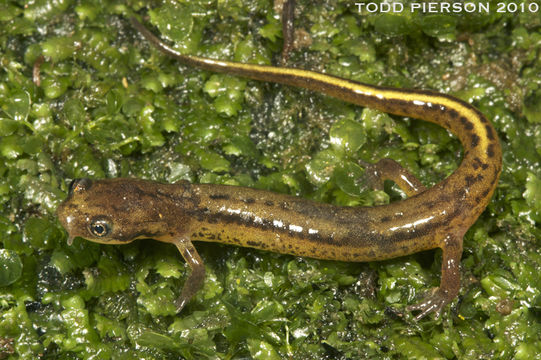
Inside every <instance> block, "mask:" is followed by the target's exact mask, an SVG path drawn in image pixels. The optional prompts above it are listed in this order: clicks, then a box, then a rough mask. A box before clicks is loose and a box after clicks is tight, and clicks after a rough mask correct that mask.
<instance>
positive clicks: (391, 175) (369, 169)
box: [359, 159, 426, 196]
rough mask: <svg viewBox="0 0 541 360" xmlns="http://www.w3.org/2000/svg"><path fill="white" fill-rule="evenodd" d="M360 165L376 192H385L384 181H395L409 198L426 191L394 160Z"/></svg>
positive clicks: (363, 162) (361, 163)
mask: <svg viewBox="0 0 541 360" xmlns="http://www.w3.org/2000/svg"><path fill="white" fill-rule="evenodd" d="M359 164H360V165H361V166H362V167H364V168H365V169H366V176H367V180H368V182H369V183H370V185H371V186H372V188H374V189H376V190H383V181H384V180H391V181H394V182H395V183H396V185H398V187H399V188H400V189H402V191H404V192H405V193H406V195H407V196H413V195H416V194H419V193H422V192H423V191H425V190H426V187H425V186H424V185H423V184H422V183H421V182H420V181H419V179H417V178H416V177H415V176H414V175H413V174H412V173H410V172H409V171H408V170H406V169H405V168H403V167H402V165H400V164H399V163H397V162H396V161H394V160H393V159H381V160H380V161H378V162H377V163H375V164H370V163H367V162H365V161H362V160H359Z"/></svg>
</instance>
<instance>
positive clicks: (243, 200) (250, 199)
mask: <svg viewBox="0 0 541 360" xmlns="http://www.w3.org/2000/svg"><path fill="white" fill-rule="evenodd" d="M241 201H242V202H243V203H245V204H253V203H255V199H253V198H248V199H241Z"/></svg>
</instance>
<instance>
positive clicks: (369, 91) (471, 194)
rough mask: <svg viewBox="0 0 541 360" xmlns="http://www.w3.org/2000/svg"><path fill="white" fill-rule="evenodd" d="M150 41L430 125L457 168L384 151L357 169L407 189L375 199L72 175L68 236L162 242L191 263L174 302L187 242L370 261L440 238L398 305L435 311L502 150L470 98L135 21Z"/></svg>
mask: <svg viewBox="0 0 541 360" xmlns="http://www.w3.org/2000/svg"><path fill="white" fill-rule="evenodd" d="M132 21H133V23H134V26H135V27H136V28H137V29H138V30H139V32H141V34H143V36H144V37H145V38H146V39H147V40H149V41H150V42H151V43H152V44H153V45H154V46H156V47H157V48H158V49H160V50H161V51H162V52H164V53H165V54H167V55H169V56H172V57H174V58H176V59H177V60H179V61H180V62H181V63H183V64H186V65H190V66H196V67H199V68H202V69H206V70H211V71H216V72H222V73H228V74H233V75H238V76H243V77H247V78H251V79H256V80H261V81H271V82H276V83H281V84H286V85H292V86H298V87H303V88H306V89H310V90H314V91H319V92H322V93H325V94H328V95H330V96H333V97H336V98H338V99H342V100H345V101H348V102H351V103H354V104H358V105H361V106H367V107H371V108H374V109H379V110H382V111H385V112H388V113H392V114H396V115H402V116H410V117H413V118H418V119H422V120H425V121H429V122H433V123H436V124H438V125H440V126H443V127H444V128H446V129H448V130H449V131H451V132H452V133H453V134H455V135H456V136H457V137H458V138H459V139H460V141H461V142H462V144H463V147H464V156H463V159H462V163H461V164H460V166H459V167H458V168H457V169H456V170H455V171H454V172H453V173H452V174H451V175H450V176H448V177H447V178H446V179H444V180H443V181H441V182H440V183H438V184H437V185H435V186H433V187H432V188H430V189H426V188H425V187H424V186H423V185H422V184H421V183H420V182H419V181H418V180H417V179H416V178H415V177H413V176H412V175H411V174H410V173H408V172H407V171H406V170H405V169H403V168H402V167H400V165H398V164H397V163H396V162H394V161H392V160H389V159H384V160H381V161H380V162H378V163H377V164H375V165H369V166H368V168H367V170H368V171H369V173H370V174H371V176H373V177H375V178H377V179H379V180H378V181H380V184H381V181H383V179H390V180H393V181H395V182H396V183H397V184H398V186H400V187H401V188H402V189H403V190H404V191H405V192H406V194H407V195H408V196H409V197H408V198H407V199H405V200H403V201H399V202H394V203H391V204H388V205H383V206H375V207H340V206H335V205H330V204H322V203H317V202H314V201H310V200H306V199H302V198H298V197H293V196H288V195H282V194H276V193H272V192H268V191H263V190H256V189H250V188H244V187H236V186H223V185H210V184H200V185H196V184H190V183H187V182H180V183H176V184H169V185H168V184H161V183H156V182H152V181H146V180H136V179H106V180H89V179H76V180H74V181H73V182H72V184H71V186H70V190H69V195H68V197H67V199H66V200H65V201H64V202H63V203H62V204H61V205H60V206H59V208H58V212H57V213H58V218H59V219H60V222H61V223H62V225H63V226H64V228H65V229H66V230H67V232H68V234H69V239H70V241H71V240H72V239H73V238H74V237H77V236H80V237H82V238H86V239H88V240H91V241H95V242H99V243H105V244H125V243H128V242H131V241H133V240H135V239H140V238H153V239H156V240H159V241H164V242H169V243H173V244H175V245H176V246H177V248H178V249H179V251H180V253H181V254H182V256H183V257H184V259H185V260H186V262H187V263H188V265H189V266H190V267H191V269H192V271H191V274H190V275H189V276H188V278H187V280H186V283H185V285H184V287H183V289H182V292H181V295H180V297H179V298H178V300H177V304H176V305H177V309H178V311H180V310H181V309H182V307H183V306H184V305H185V304H186V302H188V301H189V300H190V298H191V297H192V296H193V295H194V294H195V292H196V291H197V290H198V289H199V288H200V287H201V285H202V283H203V280H204V276H205V267H204V265H203V261H202V260H201V258H200V256H199V254H198V253H197V251H196V249H195V247H194V245H193V242H194V241H211V242H220V243H225V244H232V245H238V246H245V247H252V248H256V249H261V250H268V251H275V252H279V253H283V254H292V255H297V256H306V257H312V258H318V259H332V260H341V261H374V260H383V259H389V258H394V257H399V256H403V255H407V254H412V253H415V252H418V251H423V250H428V249H434V248H438V247H439V248H441V249H442V250H443V261H442V269H441V284H440V287H439V288H436V289H434V290H433V291H432V293H431V294H430V295H429V296H428V297H427V298H426V299H425V300H424V301H422V302H421V303H419V304H417V305H414V306H410V307H409V308H408V309H409V310H411V311H419V314H418V315H417V318H421V317H423V316H425V315H426V314H428V313H430V312H435V313H436V314H437V315H439V313H440V312H441V310H442V308H443V307H444V306H445V305H446V304H448V303H449V302H450V301H452V300H453V299H454V298H455V297H456V296H457V294H458V291H459V288H460V272H459V264H460V258H461V255H462V239H463V236H464V234H465V232H466V231H467V230H468V229H469V228H470V226H471V225H472V224H473V223H474V222H475V221H476V219H477V218H478V217H479V215H480V214H481V212H482V211H483V210H484V209H485V207H486V206H487V204H488V202H489V201H490V199H491V196H492V194H493V192H494V189H495V188H496V185H497V182H498V178H499V175H500V172H501V168H502V154H501V148H500V144H499V141H498V137H497V134H496V131H495V129H494V128H493V126H492V125H491V123H490V122H489V121H488V120H487V119H486V118H485V116H483V114H481V113H480V112H479V111H478V110H476V109H475V108H474V107H472V106H471V105H469V104H467V103H465V102H463V101H461V100H458V99H456V98H454V97H451V96H449V95H444V94H439V93H435V92H429V91H423V90H407V89H393V88H386V87H380V86H374V85H367V84H362V83H358V82H354V81H350V80H345V79H341V78H338V77H334V76H331V75H325V74H321V73H317V72H312V71H307V70H300V69H292V68H279V67H271V66H262V65H252V64H242V63H234V62H228V61H221V60H212V59H207V58H201V57H197V56H191V55H182V54H180V53H178V52H176V51H175V50H173V49H171V48H169V47H168V46H167V45H166V44H164V43H163V42H161V41H160V40H159V39H158V38H157V37H155V36H154V35H153V34H152V33H151V32H150V31H148V30H147V29H146V28H145V27H143V25H141V24H140V23H139V22H138V21H137V20H135V19H133V20H132Z"/></svg>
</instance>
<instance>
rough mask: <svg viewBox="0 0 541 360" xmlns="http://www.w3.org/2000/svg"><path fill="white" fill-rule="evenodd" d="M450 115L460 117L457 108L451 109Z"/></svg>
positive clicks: (454, 117)
mask: <svg viewBox="0 0 541 360" xmlns="http://www.w3.org/2000/svg"><path fill="white" fill-rule="evenodd" d="M449 116H451V118H453V119H456V118H457V117H458V112H457V111H456V110H453V109H451V110H449Z"/></svg>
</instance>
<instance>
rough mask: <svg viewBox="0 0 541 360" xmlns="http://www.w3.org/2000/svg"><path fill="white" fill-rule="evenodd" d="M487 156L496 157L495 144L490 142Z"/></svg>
mask: <svg viewBox="0 0 541 360" xmlns="http://www.w3.org/2000/svg"><path fill="white" fill-rule="evenodd" d="M487 156H488V157H489V158H493V157H494V144H490V145H489V146H488V148H487Z"/></svg>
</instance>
